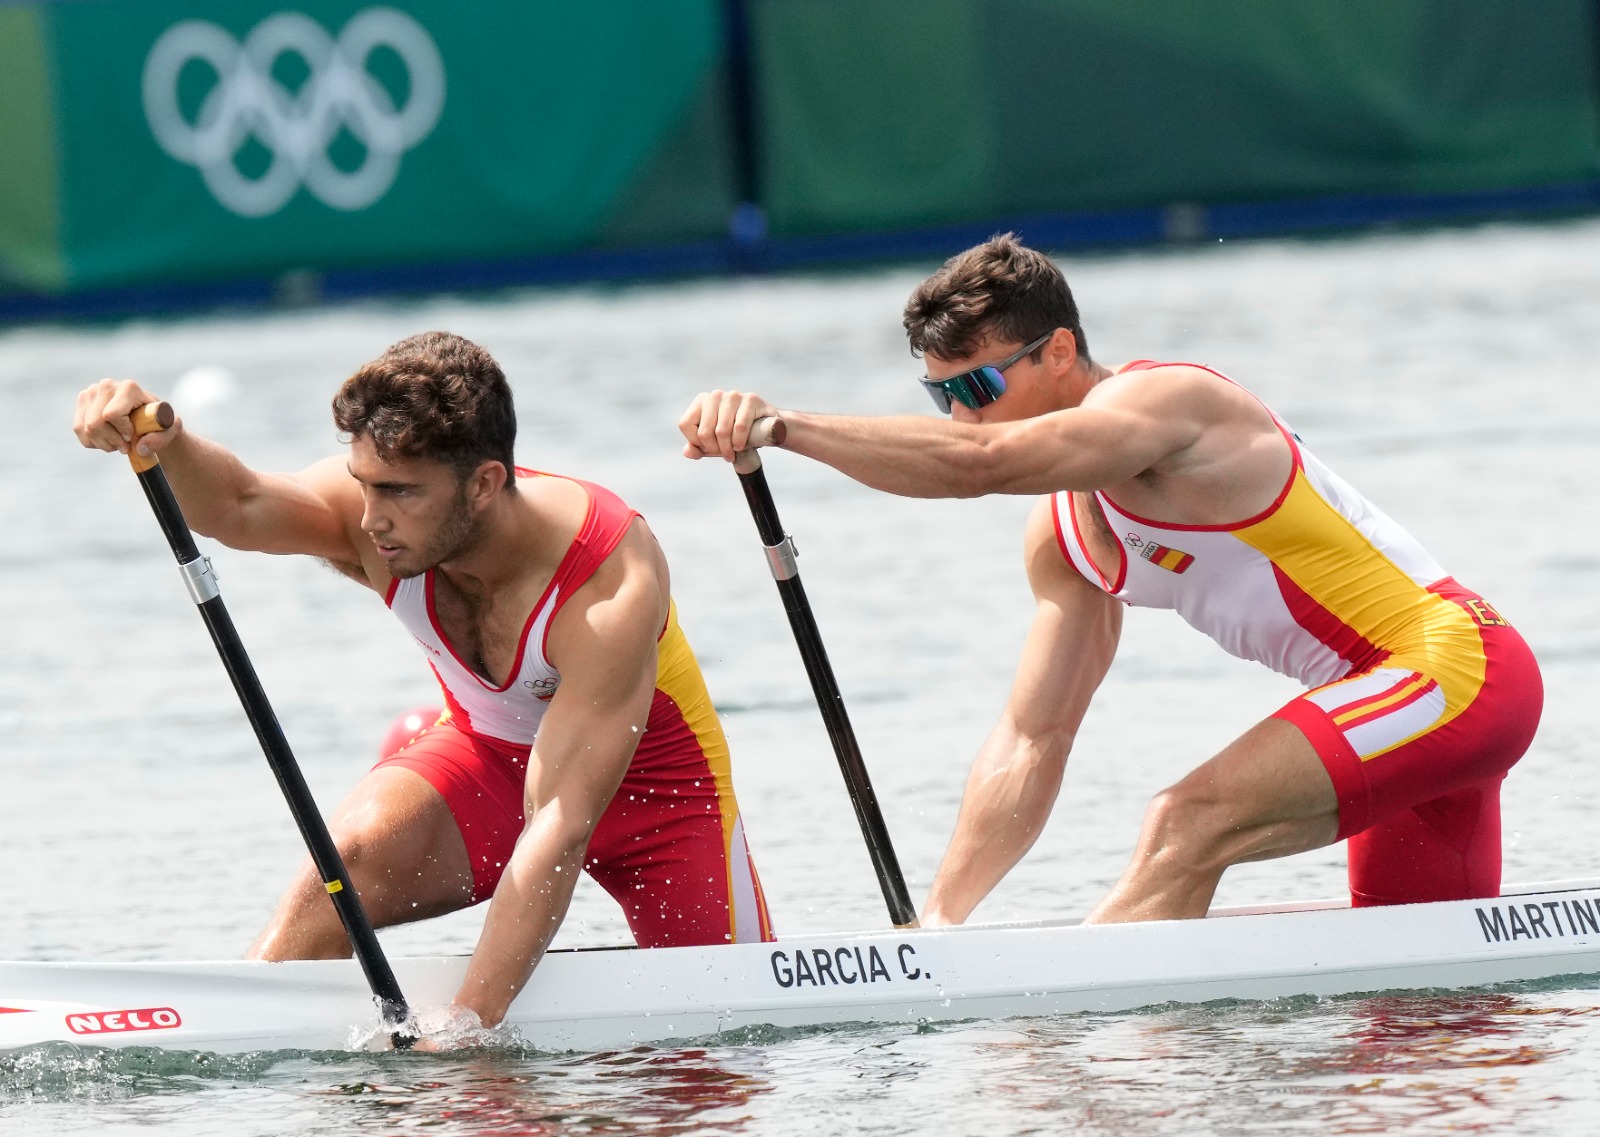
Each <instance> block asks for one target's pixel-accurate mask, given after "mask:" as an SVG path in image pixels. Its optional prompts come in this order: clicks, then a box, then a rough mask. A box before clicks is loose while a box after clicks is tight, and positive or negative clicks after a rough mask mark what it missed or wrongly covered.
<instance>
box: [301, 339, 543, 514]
mask: <svg viewBox="0 0 1600 1137" xmlns="http://www.w3.org/2000/svg"><path fill="white" fill-rule="evenodd" d="M333 421H334V422H335V423H337V424H338V427H339V429H340V430H341V431H343V432H344V433H345V434H347V435H349V436H350V437H351V438H357V437H363V436H364V437H366V438H369V439H371V440H372V444H373V446H374V447H375V448H376V449H377V451H378V456H379V457H380V458H382V459H384V460H385V461H392V460H394V459H395V458H431V459H433V460H434V461H438V462H444V463H447V464H448V465H450V466H452V467H453V468H454V469H455V471H456V474H457V475H458V476H459V477H461V478H463V479H464V478H466V477H467V476H468V475H470V474H471V473H472V472H473V471H474V470H476V469H477V468H478V467H479V466H480V465H482V464H483V463H484V462H486V461H492V462H499V463H500V464H501V465H502V466H504V467H505V468H506V485H507V487H508V488H510V489H512V490H513V491H514V490H515V488H516V479H515V477H514V472H515V466H514V465H513V463H512V456H511V454H512V449H513V448H514V446H515V443H516V438H517V413H516V409H515V408H514V406H513V405H512V398H511V386H510V384H508V383H507V382H506V377H505V374H504V373H503V372H502V371H501V370H500V365H499V364H498V363H496V362H495V361H494V358H493V357H492V356H491V355H490V354H489V353H488V352H487V351H485V350H484V349H483V348H481V347H479V346H478V345H477V344H475V343H473V342H472V341H471V340H467V339H463V338H462V337H461V336H458V335H454V334H452V333H450V332H423V333H422V334H421V335H415V336H411V337H409V338H407V339H403V340H401V341H400V342H399V343H397V344H395V345H394V346H393V347H391V348H390V349H389V350H388V351H386V352H384V353H383V354H382V355H380V356H379V357H378V358H377V359H374V360H373V361H372V362H371V363H368V364H366V365H365V366H363V367H362V368H361V369H360V370H358V371H357V372H356V373H355V374H354V375H352V376H350V378H348V379H346V380H345V381H344V384H343V385H342V386H341V387H340V388H339V393H338V394H337V395H335V396H334V397H333Z"/></svg>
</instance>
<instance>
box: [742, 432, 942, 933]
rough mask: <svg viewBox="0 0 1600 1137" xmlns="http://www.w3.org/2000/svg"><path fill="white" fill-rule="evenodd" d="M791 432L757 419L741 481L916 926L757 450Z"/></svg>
mask: <svg viewBox="0 0 1600 1137" xmlns="http://www.w3.org/2000/svg"><path fill="white" fill-rule="evenodd" d="M785 433H786V428H785V426H784V423H783V420H782V419H780V418H775V417H769V418H762V419H757V420H756V422H755V425H754V426H753V427H752V428H751V431H750V443H749V446H748V447H747V448H746V449H744V450H741V451H740V452H739V456H738V457H737V458H736V459H734V463H733V468H734V470H735V471H736V472H737V473H738V475H739V484H740V485H742V486H743V487H744V496H745V500H746V501H748V502H749V503H750V515H751V516H752V517H754V518H755V522H756V531H757V532H758V533H760V534H761V543H762V544H763V545H765V546H766V548H767V563H768V564H769V565H770V566H771V568H772V578H773V580H775V581H776V582H777V585H778V594H779V595H780V596H782V597H783V607H784V610H785V611H787V612H788V614H789V626H790V628H792V629H793V630H794V638H795V643H796V644H798V645H799V648H800V658H801V659H802V660H803V661H804V662H805V665H806V675H807V676H808V677H809V678H810V680H811V690H812V692H813V693H814V694H815V695H816V698H817V707H818V709H819V710H821V711H822V721H823V722H824V723H826V724H827V727H828V738H829V740H830V741H831V742H832V743H833V752H834V755H835V756H836V757H837V758H838V759H839V769H840V771H842V772H843V774H844V782H845V787H846V788H847V789H848V790H849V791H850V802H851V804H852V805H854V806H855V810H856V820H857V821H858V822H859V823H860V825H861V835H862V836H863V837H864V838H866V842H867V852H868V854H869V855H870V856H871V857H872V867H873V869H874V870H876V871H877V874H878V884H879V886H880V887H881V888H882V889H883V899H884V902H885V903H887V904H888V906H889V919H891V920H892V921H894V926H895V927H897V928H914V927H916V926H917V910H916V907H915V906H914V905H913V904H912V903H911V897H910V895H909V894H908V893H907V892H906V878H905V877H904V876H903V875H902V874H901V872H900V862H899V860H898V859H897V858H896V857H895V855H894V846H893V845H892V844H891V843H890V841H889V830H888V828H887V827H886V826H885V825H884V823H883V812H882V810H880V809H879V808H878V798H877V796H876V795H875V794H874V793H873V792H872V780H871V779H870V778H869V777H868V776H867V766H866V763H865V762H863V761H862V759H861V747H860V746H859V745H858V744H857V743H856V735H855V731H854V730H852V729H851V727H850V718H849V716H848V715H846V714H845V710H844V697H843V696H841V695H840V694H839V684H838V683H837V682H835V680H834V677H833V666H832V664H830V663H829V662H828V652H827V650H826V649H825V648H824V647H823V646H822V634H821V633H820V632H819V631H818V630H817V621H816V618H815V617H813V616H812V614H811V605H810V603H809V602H808V601H807V600H806V590H805V587H804V586H803V585H802V584H801V583H800V570H799V568H798V567H797V566H796V565H795V549H794V541H793V540H791V539H790V537H789V535H788V534H787V533H785V532H784V531H783V523H782V522H780V521H779V520H778V507H777V506H776V505H774V504H773V501H772V491H771V490H769V489H768V488H767V475H766V474H765V473H764V472H763V471H762V469H761V455H760V454H758V453H757V452H756V447H758V446H781V445H783V439H784V435H785Z"/></svg>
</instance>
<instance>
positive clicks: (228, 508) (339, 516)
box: [73, 379, 361, 566]
mask: <svg viewBox="0 0 1600 1137" xmlns="http://www.w3.org/2000/svg"><path fill="white" fill-rule="evenodd" d="M155 401H157V400H156V396H155V395H152V394H151V393H150V392H149V391H146V390H144V389H143V388H142V387H140V386H139V385H138V384H137V383H133V382H131V381H129V380H110V379H107V380H102V381H101V382H99V383H96V384H95V385H93V386H91V387H88V388H86V389H85V390H83V391H82V392H80V393H79V395H78V406H77V413H76V416H75V420H74V423H73V430H74V433H76V434H77V436H78V439H79V441H80V442H82V443H83V445H84V446H86V447H88V448H90V449H97V450H105V451H108V452H117V453H124V454H125V453H127V452H128V451H129V450H130V449H131V448H132V447H133V446H134V445H137V446H138V447H139V448H140V450H141V451H142V452H144V453H149V454H154V455H156V456H158V457H159V458H160V459H161V465H162V468H163V469H164V470H165V471H166V475H167V481H168V482H169V483H171V485H172V490H173V493H174V494H175V495H176V497H177V499H178V504H179V506H181V507H182V509H183V514H184V518H185V520H187V521H188V523H189V526H190V528H192V529H193V530H194V531H195V532H197V533H200V534H202V535H203V536H207V537H212V538H215V539H216V540H218V541H221V542H222V543H223V544H224V545H227V546H229V547H230V548H235V549H248V550H252V551H255V552H264V553H306V554H309V555H311V556H315V557H321V558H323V559H324V560H328V561H332V562H334V563H336V564H339V565H341V566H352V565H355V564H357V563H359V561H360V553H359V552H358V551H357V547H356V543H355V535H356V533H357V531H358V527H359V522H360V517H361V499H360V491H359V487H357V486H356V484H355V482H354V481H353V479H351V477H350V475H349V472H348V471H347V470H346V469H345V465H344V462H343V460H342V459H339V458H330V459H327V460H325V461H323V462H319V463H317V464H316V465H314V466H311V467H309V468H308V469H306V470H304V471H302V472H301V473H299V474H266V473H262V472H260V471H257V470H253V469H251V468H250V467H249V466H246V465H245V464H244V463H243V462H242V461H240V460H239V458H238V457H237V456H236V455H235V454H233V453H232V452H231V451H229V450H227V449H226V448H224V447H222V446H219V445H217V444H216V443H214V442H210V441H207V440H206V439H203V438H200V437H198V436H196V435H194V434H191V433H189V432H188V431H186V430H185V429H184V426H183V420H182V419H181V418H180V419H178V420H177V421H175V422H174V423H173V425H172V426H171V427H169V428H168V429H166V430H163V431H159V432H157V433H155V434H150V435H146V436H144V437H143V438H141V439H139V440H137V443H135V441H134V439H133V437H132V427H131V423H130V421H129V418H128V416H129V415H130V414H131V413H132V412H133V411H134V410H135V409H137V408H138V407H141V406H143V405H145V404H146V403H151V402H155Z"/></svg>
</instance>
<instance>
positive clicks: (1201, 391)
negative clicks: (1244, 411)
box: [1083, 363, 1255, 410]
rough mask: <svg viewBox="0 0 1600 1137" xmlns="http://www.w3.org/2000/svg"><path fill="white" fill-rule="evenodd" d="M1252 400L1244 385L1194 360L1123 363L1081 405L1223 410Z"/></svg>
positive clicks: (1096, 386) (1091, 390) (1241, 405)
mask: <svg viewBox="0 0 1600 1137" xmlns="http://www.w3.org/2000/svg"><path fill="white" fill-rule="evenodd" d="M1254 402H1255V400H1254V398H1253V396H1251V395H1250V393H1249V392H1248V391H1246V390H1245V389H1244V388H1243V387H1241V386H1239V385H1238V384H1237V383H1234V382H1233V381H1232V380H1229V379H1227V378H1225V377H1223V376H1222V375H1220V374H1219V373H1217V372H1215V371H1212V370H1210V369H1209V368H1206V367H1202V366H1200V365H1199V364H1196V363H1162V364H1157V365H1155V366H1143V367H1137V368H1132V369H1129V367H1128V366H1126V365H1125V367H1124V368H1123V369H1122V370H1118V371H1115V372H1113V373H1112V374H1111V375H1110V376H1108V377H1107V378H1105V379H1102V380H1101V381H1100V382H1099V383H1097V384H1095V386H1094V387H1093V388H1091V389H1090V391H1089V393H1088V395H1086V396H1085V397H1084V400H1083V405H1084V406H1086V407H1089V406H1097V407H1107V408H1113V407H1129V408H1132V407H1139V408H1143V409H1146V410H1149V409H1155V408H1159V407H1162V406H1169V407H1172V408H1174V409H1177V408H1205V407H1213V408H1216V409H1218V410H1226V409H1228V408H1233V407H1243V406H1245V405H1246V404H1247V403H1254Z"/></svg>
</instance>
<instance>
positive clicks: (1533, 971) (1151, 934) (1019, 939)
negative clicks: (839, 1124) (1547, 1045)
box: [0, 880, 1600, 1053]
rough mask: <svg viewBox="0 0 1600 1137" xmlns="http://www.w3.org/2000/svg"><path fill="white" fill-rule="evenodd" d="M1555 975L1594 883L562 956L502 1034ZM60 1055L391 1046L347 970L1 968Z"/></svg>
mask: <svg viewBox="0 0 1600 1137" xmlns="http://www.w3.org/2000/svg"><path fill="white" fill-rule="evenodd" d="M466 964H467V959H466V957H465V956H450V957H433V958H426V957H418V958H399V959H395V960H393V965H394V971H395V974H396V976H397V977H398V978H399V981H400V984H401V987H402V988H403V989H404V991H405V993H406V995H407V997H408V998H409V999H410V1001H411V1005H412V1006H413V1007H414V1008H419V1009H422V1010H424V1011H425V1010H426V1009H427V1008H430V1007H441V1006H443V1005H445V1004H446V1003H448V1002H449V1000H450V997H451V996H452V995H453V994H454V992H455V991H456V989H457V986H458V984H459V983H460V981H461V977H462V975H463V974H464V973H465V970H466ZM1557 976H1600V880H1580V881H1562V882H1556V883H1546V884H1531V885H1522V886H1517V887H1513V888H1508V889H1507V890H1506V891H1505V892H1504V893H1503V894H1502V895H1501V896H1500V897H1497V898H1495V899H1492V900H1456V901H1441V902H1435V903H1426V904H1409V905H1397V906H1393V907H1383V908H1360V909H1352V908H1350V907H1349V905H1348V904H1347V903H1345V902H1339V901H1323V902H1312V903H1298V904H1281V905H1269V906H1260V907H1251V908H1227V909H1218V910H1214V911H1213V912H1212V913H1210V914H1209V915H1208V916H1207V918H1206V919H1204V920H1187V921H1159V922H1151V923H1143V924H1119V925H1099V926H1084V925H1082V924H1081V923H1080V922H1079V921H1076V920H1059V921H1038V922H1027V923H1012V924H975V925H969V926H966V927H961V928H937V929H918V930H912V931H870V932H859V931H858V932H841V933H838V934H833V935H826V934H825V935H804V936H795V937H785V938H783V939H780V940H778V941H777V942H774V943H765V944H732V945H718V946H712V947H681V948H657V949H652V950H648V951H644V950H639V949H636V948H612V949H605V948H602V949H578V950H568V951H553V952H550V953H549V954H548V955H547V956H546V957H545V959H544V961H543V962H542V963H541V964H540V965H539V969H538V971H537V972H536V973H535V974H534V977H533V980H532V981H531V982H530V983H529V984H528V987H527V988H526V990H524V992H523V993H522V995H521V996H520V997H519V998H518V999H517V1001H516V1002H515V1003H514V1004H513V1005H512V1008H511V1011H510V1013H509V1014H508V1016H507V1023H508V1024H510V1026H511V1027H513V1028H514V1030H515V1032H516V1035H517V1037H518V1038H519V1039H520V1040H521V1041H522V1042H523V1043H525V1044H527V1045H529V1046H532V1047H536V1048H538V1049H547V1050H604V1049H611V1048H616V1047H625V1046H633V1045H639V1044H657V1043H663V1042H668V1041H674V1040H684V1039H695V1040H711V1039H721V1040H723V1041H730V1042H731V1041H738V1040H740V1039H742V1038H747V1037H752V1036H751V1035H750V1034H749V1031H750V1029H751V1028H761V1027H776V1028H793V1027H815V1026H822V1025H826V1024H835V1023H846V1022H859V1023H901V1024H903V1023H912V1022H946V1021H957V1020H964V1019H1001V1018H1011V1017H1017V1016H1037V1015H1059V1014H1072V1013H1079V1012H1117V1011H1128V1010H1133V1009H1136V1008H1140V1007H1147V1006H1153V1005H1158V1004H1167V1003H1206V1002H1211V1001H1213V1000H1219V999H1242V1000H1264V999H1278V998H1286V997H1292V996H1306V995H1309V996H1331V995H1349V994H1356V993H1363V992H1383V991H1397V990H1430V991H1433V990H1439V989H1459V988H1467V987H1480V986H1485V985H1493V984H1501V983H1509V982H1517V981H1526V980H1536V979H1547V978H1551V977H1557ZM1580 981H1581V980H1580ZM754 1037H761V1034H760V1032H757V1033H756V1035H754ZM52 1041H54V1042H69V1043H75V1044H79V1045H85V1046H105V1047H113V1046H154V1047H162V1048H166V1049H181V1050H198V1051H213V1052H223V1053H226V1052H239V1051H254V1050H281V1049H294V1050H344V1049H352V1048H362V1049H364V1048H376V1047H382V1046H386V1045H387V1041H388V1036H387V1034H386V1033H385V1031H384V1030H383V1029H382V1025H381V1023H380V1022H379V1018H378V1013H377V1010H376V1008H375V1006H374V1002H373V998H372V995H371V993H370V992H369V990H368V988H367V985H366V982H365V980H364V978H363V977H362V974H361V971H360V969H359V968H358V967H357V966H356V964H355V963H353V962H350V961H344V960H322V961H305V962H290V963H258V962H220V963H0V1049H12V1048H16V1047H22V1046H29V1045H34V1044H38V1043H44V1042H52Z"/></svg>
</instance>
